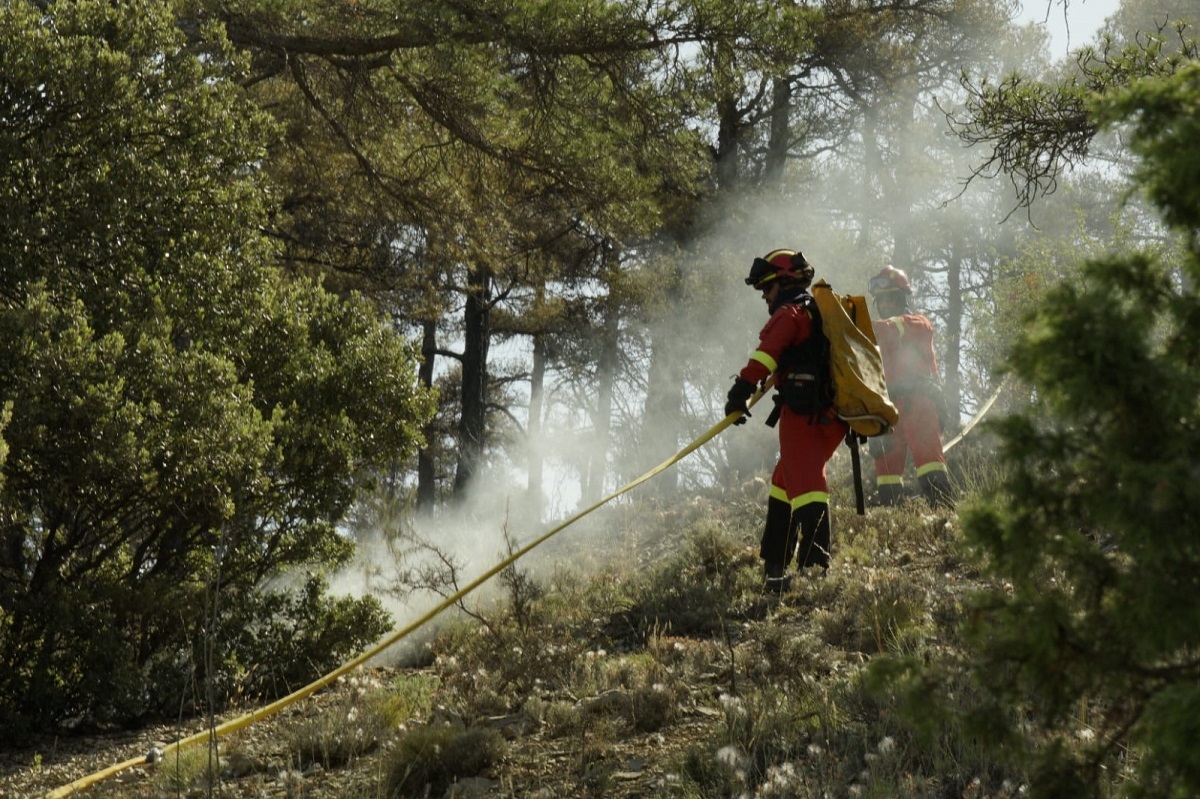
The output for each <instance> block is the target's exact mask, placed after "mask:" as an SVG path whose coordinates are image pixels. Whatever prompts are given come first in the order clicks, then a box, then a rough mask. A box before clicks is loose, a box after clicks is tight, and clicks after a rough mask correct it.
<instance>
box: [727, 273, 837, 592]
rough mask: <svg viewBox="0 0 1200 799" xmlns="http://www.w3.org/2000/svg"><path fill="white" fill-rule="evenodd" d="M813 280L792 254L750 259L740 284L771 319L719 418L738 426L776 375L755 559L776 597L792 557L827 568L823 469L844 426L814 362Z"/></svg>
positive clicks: (823, 372) (824, 370)
mask: <svg viewBox="0 0 1200 799" xmlns="http://www.w3.org/2000/svg"><path fill="white" fill-rule="evenodd" d="M813 272H814V270H813V267H812V266H811V265H810V264H809V263H808V261H807V260H805V258H804V255H803V254H802V253H800V252H798V251H795V250H773V251H772V252H769V253H767V255H766V256H764V257H762V258H755V259H754V262H753V263H752V264H751V267H750V275H749V277H747V278H746V284H747V285H749V286H753V287H754V288H755V289H756V290H758V291H760V292H762V297H763V301H764V302H766V304H767V311H768V313H769V315H770V319H769V320H767V324H766V325H765V326H764V327H763V329H762V331H761V332H760V333H759V343H758V348H757V349H756V350H755V351H754V352H753V353H752V354H751V355H750V359H749V361H748V362H747V363H746V365H745V367H743V368H742V370H741V372H740V373H739V374H738V376H737V378H736V379H735V380H734V384H733V387H732V388H731V389H730V390H729V395H728V401H727V402H726V404H725V414H726V416H728V415H729V414H731V413H740V414H742V415H741V416H739V417H738V419H737V421H736V422H735V424H742V423H744V422H745V421H746V417H747V416H749V415H750V414H749V411H748V410H747V401H748V400H749V398H750V397H751V396H752V395H753V394H754V391H755V388H756V386H758V385H759V384H760V383H761V382H762V381H764V380H766V378H767V377H768V376H770V375H772V374H774V375H775V388H776V389H777V393H776V395H775V403H776V405H775V410H774V411H773V412H772V413H771V417H770V418H769V419H768V420H767V423H768V424H771V423H773V422H777V424H778V427H779V460H778V462H777V463H776V466H775V471H774V473H773V474H772V475H771V492H770V496H769V498H768V499H767V520H766V526H765V528H764V530H763V536H762V545H761V548H760V551H759V554H760V556H761V557H762V559H763V568H764V571H765V576H766V582H765V586H764V587H765V589H766V590H767V591H770V592H772V593H781V592H782V591H783V590H784V589H785V588H786V587H787V586H788V582H789V578H788V576H787V568H788V564H789V563H790V562H791V560H792V557H793V555H795V556H796V563H797V568H798V569H801V570H802V569H805V568H807V567H815V568H819V569H820V572H819V573H820V574H824V573H825V570H827V569H828V568H829V554H830V531H831V527H830V517H829V484H828V482H827V481H826V475H825V464H826V463H827V462H828V461H829V459H830V458H831V457H833V454H834V452H836V451H837V447H838V444H840V443H841V442H842V441H843V440H844V439H845V438H846V434H847V432H848V431H847V427H846V423H845V422H843V421H841V420H840V419H838V418H837V416H836V415H835V414H834V411H833V405H832V389H831V387H830V386H829V378H828V362H827V360H818V361H814V360H813V358H814V357H816V356H815V353H816V352H817V351H818V349H819V347H820V344H821V343H823V342H824V337H823V336H819V335H818V336H816V338H814V327H815V324H816V323H815V322H814V318H816V313H815V304H814V301H813V299H812V295H811V294H809V293H808V287H809V286H810V285H812V280H813ZM806 345H807V346H806ZM823 357H824V358H827V357H828V356H827V355H825V356H823ZM785 397H786V398H787V400H786V401H785V399H784V398H785ZM797 543H798V544H799V549H798V550H797Z"/></svg>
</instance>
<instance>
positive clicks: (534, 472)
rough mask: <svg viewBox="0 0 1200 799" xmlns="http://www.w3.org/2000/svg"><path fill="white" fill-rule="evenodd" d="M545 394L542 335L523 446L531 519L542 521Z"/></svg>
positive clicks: (537, 343)
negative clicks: (524, 446)
mask: <svg viewBox="0 0 1200 799" xmlns="http://www.w3.org/2000/svg"><path fill="white" fill-rule="evenodd" d="M545 390H546V338H545V334H543V333H536V334H534V337H533V373H532V374H531V376H530V378H529V421H528V423H527V424H526V442H527V449H528V457H529V480H528V483H527V486H526V490H527V492H528V506H529V514H530V516H531V518H533V519H537V520H539V521H540V520H541V518H542V511H543V509H544V506H545V497H544V496H543V495H542V476H543V472H544V469H545V453H544V452H543V450H542V404H543V402H544V400H545Z"/></svg>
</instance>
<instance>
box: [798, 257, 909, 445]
mask: <svg viewBox="0 0 1200 799" xmlns="http://www.w3.org/2000/svg"><path fill="white" fill-rule="evenodd" d="M809 291H810V292H811V294H812V296H813V299H814V300H816V304H817V312H818V313H819V314H820V316H821V332H822V333H824V335H825V338H826V339H828V340H829V371H830V377H831V379H832V381H833V407H834V410H835V411H836V412H837V415H838V418H840V419H842V420H844V421H845V422H846V423H847V424H848V425H850V429H851V430H853V431H854V432H855V433H857V434H858V435H860V436H862V437H864V438H871V437H874V436H880V435H884V434H885V433H888V432H890V431H891V429H892V426H893V425H895V424H896V422H897V421H899V419H900V414H899V413H898V412H897V411H896V406H895V405H893V404H892V400H891V398H890V397H888V390H887V381H886V380H885V378H884V374H883V359H882V358H881V356H880V354H879V345H878V343H876V341H875V329H874V327H872V326H871V312H870V310H869V309H868V308H867V301H866V298H865V297H862V296H856V295H846V296H841V295H838V294H836V293H835V292H834V290H833V287H832V286H830V285H829V284H828V283H826V282H825V281H824V280H818V281H817V282H816V283H814V284H813V285H812V288H810V289H809Z"/></svg>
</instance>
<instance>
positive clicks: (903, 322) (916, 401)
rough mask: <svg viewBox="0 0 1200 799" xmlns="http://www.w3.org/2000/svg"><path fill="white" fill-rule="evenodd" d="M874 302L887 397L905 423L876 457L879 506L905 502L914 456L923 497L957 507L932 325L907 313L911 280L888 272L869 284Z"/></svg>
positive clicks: (936, 504) (887, 269)
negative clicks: (945, 447)
mask: <svg viewBox="0 0 1200 799" xmlns="http://www.w3.org/2000/svg"><path fill="white" fill-rule="evenodd" d="M867 289H868V291H869V292H870V293H871V297H872V298H873V299H874V300H875V312H876V319H875V320H874V327H875V339H876V340H877V341H878V343H879V351H880V354H881V355H882V356H883V370H884V373H885V375H886V377H887V386H888V394H889V395H890V396H891V398H892V401H893V402H894V403H895V404H896V409H897V410H898V411H899V412H900V421H899V423H898V424H897V425H896V426H895V428H893V431H892V434H891V435H890V436H887V437H886V439H885V440H884V442H881V443H882V444H883V446H884V450H883V452H882V453H876V457H875V484H876V489H877V491H878V496H879V501H880V503H881V504H884V505H895V504H898V503H899V502H900V500H901V498H902V497H903V496H904V467H905V462H906V460H907V458H908V454H909V452H911V453H912V459H913V467H914V469H915V470H916V473H917V484H918V485H919V487H920V489H921V494H922V496H924V497H925V499H926V500H927V501H928V502H929V504H930V505H931V506H933V507H935V508H937V507H952V505H953V501H952V500H951V491H950V480H949V476H948V474H947V472H946V456H945V454H944V453H943V452H942V425H941V421H940V420H939V417H938V406H939V404H940V401H941V382H940V380H939V378H938V367H937V356H936V355H934V351H933V325H932V324H930V322H929V318H928V317H926V316H923V315H922V314H918V313H913V312H912V311H911V310H909V307H908V298H909V295H910V294H911V293H912V292H911V289H910V288H909V285H908V276H907V275H905V274H904V273H903V272H901V271H900V270H899V269H896V268H894V267H892V266H885V267H884V268H883V269H882V270H881V271H880V272H879V274H878V275H876V276H875V277H873V278H871V280H870V282H869V283H868V284H867Z"/></svg>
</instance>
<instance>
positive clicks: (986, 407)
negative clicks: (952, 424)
mask: <svg viewBox="0 0 1200 799" xmlns="http://www.w3.org/2000/svg"><path fill="white" fill-rule="evenodd" d="M1008 378H1009V375H1005V376H1004V379H1003V380H1001V381H1000V385H998V386H996V390H995V391H994V392H993V393H992V396H991V397H990V398H989V399H988V401H987V402H985V403H983V405H981V406H980V407H979V410H977V411H976V412H975V415H974V416H972V417H971V421H969V422H967V423H966V424H965V425H964V426H963V429H962V430H960V431H958V435H956V436H955V437H954V438H952V439H950V441H949V443H947V444H946V445H945V446H944V447H942V452H949V451H950V449H951V448H952V447H953V446H954V445H955V444H957V443H958V442H960V441H962V440H963V438H964V437H965V436H966V435H967V433H969V432H971V430H972V429H973V428H974V427H975V425H977V424H979V420H980V419H982V418H983V417H984V415H985V414H987V412H988V411H990V410H991V409H992V406H993V405H995V404H996V400H998V399H1000V392H1001V391H1003V390H1004V387H1005V386H1006V385H1008Z"/></svg>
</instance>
